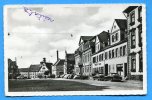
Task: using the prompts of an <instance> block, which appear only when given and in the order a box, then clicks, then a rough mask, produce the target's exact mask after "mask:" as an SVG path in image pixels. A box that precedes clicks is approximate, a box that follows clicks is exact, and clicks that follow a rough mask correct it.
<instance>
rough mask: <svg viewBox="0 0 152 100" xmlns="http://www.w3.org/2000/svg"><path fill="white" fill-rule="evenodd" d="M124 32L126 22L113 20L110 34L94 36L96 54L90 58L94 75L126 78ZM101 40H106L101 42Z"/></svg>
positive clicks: (125, 40) (125, 39) (125, 42)
mask: <svg viewBox="0 0 152 100" xmlns="http://www.w3.org/2000/svg"><path fill="white" fill-rule="evenodd" d="M126 30H127V21H126V20H124V19H115V20H114V23H113V25H112V28H111V32H110V33H107V35H105V34H102V33H100V37H99V36H98V35H97V36H96V48H95V49H96V50H95V51H96V52H95V53H94V54H93V56H92V61H93V69H94V73H100V74H104V75H105V76H108V75H110V74H111V73H118V74H119V75H121V76H122V77H123V78H125V77H127V75H128V68H127V35H126V34H127V32H126ZM108 34H109V35H108ZM103 37H104V38H103ZM106 38H107V39H106ZM103 39H106V40H105V41H104V42H102V41H103ZM99 40H100V41H99ZM105 43H107V44H105ZM98 45H99V46H98Z"/></svg>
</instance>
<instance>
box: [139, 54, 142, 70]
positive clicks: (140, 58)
mask: <svg viewBox="0 0 152 100" xmlns="http://www.w3.org/2000/svg"><path fill="white" fill-rule="evenodd" d="M139 72H143V56H142V51H140V52H139Z"/></svg>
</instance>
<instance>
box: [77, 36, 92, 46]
mask: <svg viewBox="0 0 152 100" xmlns="http://www.w3.org/2000/svg"><path fill="white" fill-rule="evenodd" d="M93 37H94V36H80V40H81V39H82V40H83V41H89V40H90V39H92V38H93ZM79 44H80V41H79Z"/></svg>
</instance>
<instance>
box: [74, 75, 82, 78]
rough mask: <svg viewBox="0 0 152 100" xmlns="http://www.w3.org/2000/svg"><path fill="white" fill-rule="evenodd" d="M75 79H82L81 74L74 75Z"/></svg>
mask: <svg viewBox="0 0 152 100" xmlns="http://www.w3.org/2000/svg"><path fill="white" fill-rule="evenodd" d="M73 79H81V76H80V75H75V76H74V77H73Z"/></svg>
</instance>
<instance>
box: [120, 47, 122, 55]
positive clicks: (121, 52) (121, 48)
mask: <svg viewBox="0 0 152 100" xmlns="http://www.w3.org/2000/svg"><path fill="white" fill-rule="evenodd" d="M120 56H122V47H120Z"/></svg>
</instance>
